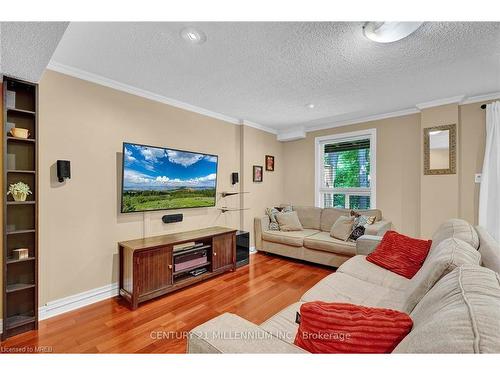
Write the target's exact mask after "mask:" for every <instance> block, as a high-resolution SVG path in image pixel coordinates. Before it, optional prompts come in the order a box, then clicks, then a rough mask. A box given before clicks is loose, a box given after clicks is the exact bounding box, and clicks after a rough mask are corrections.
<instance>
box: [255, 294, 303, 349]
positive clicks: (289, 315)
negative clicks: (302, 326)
mask: <svg viewBox="0 0 500 375" xmlns="http://www.w3.org/2000/svg"><path fill="white" fill-rule="evenodd" d="M302 304H303V302H296V303H293V304H291V305H290V306H288V307H286V308H284V309H283V310H281V311H280V312H279V313H277V314H275V315H273V316H272V317H270V318H269V319H267V320H266V321H265V322H264V323H262V324H261V325H260V328H262V329H263V330H265V331H267V332H269V333H270V334H272V335H273V336H275V337H277V338H279V339H281V340H283V341H286V342H289V343H291V344H293V341H294V340H295V336H296V335H297V330H298V328H299V325H298V324H297V323H295V318H296V316H297V312H299V311H300V306H301V305H302Z"/></svg>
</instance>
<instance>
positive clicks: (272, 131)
mask: <svg viewBox="0 0 500 375" xmlns="http://www.w3.org/2000/svg"><path fill="white" fill-rule="evenodd" d="M241 125H245V126H250V127H251V128H255V129H259V130H262V131H265V132H268V133H271V134H275V135H276V134H278V130H276V129H273V128H270V127H268V126H264V125H261V124H257V123H255V122H252V121H247V120H243V121H242V122H241Z"/></svg>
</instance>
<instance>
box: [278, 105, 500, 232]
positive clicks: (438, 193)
mask: <svg viewBox="0 0 500 375" xmlns="http://www.w3.org/2000/svg"><path fill="white" fill-rule="evenodd" d="M490 102H491V101H490ZM486 103H488V102H486ZM482 104H484V103H483V102H480V103H473V104H467V105H462V106H458V105H457V104H450V105H446V106H440V107H433V108H429V109H424V110H423V111H422V113H421V114H415V115H408V116H402V117H396V118H390V119H383V120H379V121H372V122H367V123H360V124H355V125H348V126H343V127H338V128H332V129H325V130H321V131H316V132H311V133H307V137H306V138H305V139H301V140H297V141H292V142H286V143H285V144H284V154H285V161H286V162H285V176H284V181H285V195H284V196H285V200H286V201H288V202H291V203H293V204H305V205H314V194H315V192H314V178H315V177H314V173H315V172H314V168H315V166H314V142H315V140H314V139H315V137H319V136H325V135H329V134H339V133H345V132H350V131H356V130H362V129H371V128H376V129H377V206H378V208H380V209H382V211H383V214H384V216H385V217H387V218H388V219H390V220H391V221H392V222H393V224H394V227H395V229H396V230H398V231H401V232H403V233H406V234H409V235H415V236H420V237H424V238H428V237H430V236H431V235H432V233H433V232H434V231H435V230H436V229H437V227H438V226H439V224H440V223H441V222H442V221H444V220H446V219H448V218H450V217H459V218H463V219H465V220H467V221H469V222H471V223H474V224H477V218H478V205H479V184H476V183H475V182H474V174H476V173H481V170H482V163H483V157H484V147H485V111H484V110H482V109H481V108H480V107H481V105H482ZM454 123H456V124H457V153H458V154H457V173H456V174H455V175H445V176H424V175H423V129H424V128H426V127H432V126H437V125H446V124H454ZM298 174H299V175H300V177H297V175H298Z"/></svg>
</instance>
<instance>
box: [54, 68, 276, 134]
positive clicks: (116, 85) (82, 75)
mask: <svg viewBox="0 0 500 375" xmlns="http://www.w3.org/2000/svg"><path fill="white" fill-rule="evenodd" d="M47 69H50V70H53V71H55V72H58V73H62V74H66V75H68V76H71V77H75V78H79V79H82V80H84V81H89V82H93V83H96V84H98V85H101V86H106V87H109V88H112V89H115V90H118V91H123V92H126V93H128V94H132V95H136V96H140V97H142V98H146V99H149V100H153V101H155V102H159V103H163V104H168V105H170V106H172V107H176V108H180V109H184V110H186V111H189V112H194V113H198V114H200V115H203V116H207V117H211V118H215V119H217V120H222V121H225V122H229V123H231V124H235V125H241V123H242V122H241V120H239V119H237V118H234V117H231V116H227V115H224V114H222V113H218V112H214V111H210V110H208V109H205V108H201V107H198V106H195V105H192V104H189V103H184V102H181V101H179V100H175V99H171V98H167V97H165V96H163V95H159V94H155V93H153V92H151V91H147V90H143V89H140V88H138V87H135V86H131V85H127V84H124V83H121V82H118V81H115V80H113V79H109V78H106V77H103V76H100V75H98V74H94V73H90V72H87V71H85V70H81V69H78V68H74V67H72V66H69V65H65V64H61V63H58V62H57V61H51V62H50V63H49V64H48V66H47ZM243 123H244V124H245V125H247V126H250V127H252V128H256V129H259V130H263V131H266V132H268V133H272V134H276V133H277V131H276V130H275V129H272V128H269V127H266V126H264V125H260V124H257V123H255V122H251V121H244V122H243Z"/></svg>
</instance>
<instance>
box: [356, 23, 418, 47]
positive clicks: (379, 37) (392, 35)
mask: <svg viewBox="0 0 500 375" xmlns="http://www.w3.org/2000/svg"><path fill="white" fill-rule="evenodd" d="M422 24H423V22H367V23H365V24H364V26H363V34H364V35H365V36H366V37H367V38H368V39H371V40H373V41H374V42H378V43H392V42H395V41H397V40H401V39H403V38H406V37H407V36H408V35H410V34H411V33H414V32H415V31H416V30H417V29H418V28H419V27H420V26H422Z"/></svg>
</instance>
